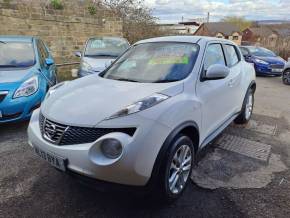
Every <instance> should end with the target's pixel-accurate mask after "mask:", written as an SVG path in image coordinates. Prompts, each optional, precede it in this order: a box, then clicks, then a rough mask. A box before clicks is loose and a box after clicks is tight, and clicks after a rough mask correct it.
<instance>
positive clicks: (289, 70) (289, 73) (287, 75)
mask: <svg viewBox="0 0 290 218" xmlns="http://www.w3.org/2000/svg"><path fill="white" fill-rule="evenodd" d="M282 81H283V83H284V84H285V85H290V58H288V62H287V63H286V64H285V69H284V71H283V75H282Z"/></svg>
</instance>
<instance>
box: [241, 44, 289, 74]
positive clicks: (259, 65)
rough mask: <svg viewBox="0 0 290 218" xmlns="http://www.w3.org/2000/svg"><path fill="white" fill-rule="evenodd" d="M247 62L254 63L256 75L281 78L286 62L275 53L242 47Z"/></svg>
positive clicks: (260, 48) (258, 48)
mask: <svg viewBox="0 0 290 218" xmlns="http://www.w3.org/2000/svg"><path fill="white" fill-rule="evenodd" d="M240 49H241V52H242V54H243V56H244V58H245V60H246V61H247V62H249V63H253V64H254V67H255V70H256V74H257V75H261V76H281V75H282V72H283V69H284V66H285V63H286V61H285V60H284V59H282V58H281V57H279V56H277V55H276V54H275V53H274V52H272V51H270V50H268V49H266V48H262V47H256V46H240Z"/></svg>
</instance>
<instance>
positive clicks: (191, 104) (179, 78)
mask: <svg viewBox="0 0 290 218" xmlns="http://www.w3.org/2000/svg"><path fill="white" fill-rule="evenodd" d="M255 90H256V82H255V70H254V68H253V66H252V65H250V64H249V63H247V62H245V60H244V58H243V56H242V54H241V52H240V50H239V48H238V47H237V46H236V45H235V44H234V43H232V42H231V41H228V40H223V39H218V38H209V37H201V36H170V37H161V38H153V39H148V40H143V41H140V42H137V43H136V44H134V45H133V46H132V47H131V48H130V49H129V50H127V51H126V52H125V53H124V54H123V55H122V56H121V57H119V58H118V59H117V60H116V61H115V62H114V63H113V64H112V65H111V66H110V67H109V68H108V69H106V70H105V71H104V72H103V73H101V74H99V75H97V74H95V75H90V76H86V77H83V78H81V79H77V80H74V81H70V82H64V83H60V84H58V85H56V86H54V87H52V88H51V89H50V90H49V92H48V94H47V96H46V99H45V100H44V102H43V104H42V105H41V108H40V109H39V110H36V111H35V112H34V113H33V115H32V118H31V121H30V124H29V128H28V135H29V144H30V145H31V146H32V147H33V148H34V151H35V152H36V154H38V155H39V156H40V157H42V158H43V159H45V160H46V161H48V162H49V163H50V164H51V165H52V166H54V167H55V168H58V169H60V170H62V171H66V172H73V173H75V174H77V175H80V176H83V177H89V178H91V179H95V180H96V181H102V182H104V183H106V182H109V183H110V184H111V183H117V184H122V185H128V186H135V187H146V186H152V187H154V188H155V189H154V190H157V192H158V196H162V197H163V198H164V199H167V200H173V199H176V198H178V197H179V196H180V195H181V194H182V192H183V190H184V189H185V187H186V185H187V184H188V182H189V178H190V175H191V171H192V168H193V163H194V159H195V157H196V154H197V153H198V152H199V151H200V150H201V149H202V148H204V146H205V145H207V144H208V143H209V142H210V141H212V140H213V139H214V138H215V137H216V136H217V135H218V134H220V133H221V132H222V131H223V130H224V129H225V128H226V127H227V126H228V125H229V124H230V123H231V122H232V121H235V122H236V123H247V122H248V121H249V120H250V119H251V115H252V112H253V106H254V93H255Z"/></svg>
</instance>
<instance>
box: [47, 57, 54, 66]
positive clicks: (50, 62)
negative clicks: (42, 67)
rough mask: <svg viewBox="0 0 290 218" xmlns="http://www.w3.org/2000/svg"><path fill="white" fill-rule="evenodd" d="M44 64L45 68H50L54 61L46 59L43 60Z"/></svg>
mask: <svg viewBox="0 0 290 218" xmlns="http://www.w3.org/2000/svg"><path fill="white" fill-rule="evenodd" d="M45 63H46V65H47V66H51V65H53V64H54V60H53V59H51V58H46V59H45Z"/></svg>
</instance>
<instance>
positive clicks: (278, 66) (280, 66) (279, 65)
mask: <svg viewBox="0 0 290 218" xmlns="http://www.w3.org/2000/svg"><path fill="white" fill-rule="evenodd" d="M271 69H284V65H281V64H271Z"/></svg>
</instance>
